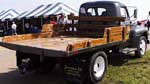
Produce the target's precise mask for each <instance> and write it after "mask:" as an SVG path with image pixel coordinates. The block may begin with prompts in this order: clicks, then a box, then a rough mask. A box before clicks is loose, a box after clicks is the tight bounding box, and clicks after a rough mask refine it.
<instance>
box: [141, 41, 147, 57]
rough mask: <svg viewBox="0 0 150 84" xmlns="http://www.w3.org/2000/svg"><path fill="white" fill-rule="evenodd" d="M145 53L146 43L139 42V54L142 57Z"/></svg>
mask: <svg viewBox="0 0 150 84" xmlns="http://www.w3.org/2000/svg"><path fill="white" fill-rule="evenodd" d="M145 51H146V43H145V40H141V42H140V53H141V55H144V54H145Z"/></svg>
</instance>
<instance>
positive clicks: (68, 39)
mask: <svg viewBox="0 0 150 84" xmlns="http://www.w3.org/2000/svg"><path fill="white" fill-rule="evenodd" d="M69 17H71V16H69ZM73 17H75V16H73ZM88 18H89V19H95V18H93V17H88ZM88 18H86V17H83V18H81V19H80V18H76V17H75V18H70V19H71V20H72V19H80V20H82V19H83V20H84V19H88ZM96 18H97V17H96ZM105 18H110V19H111V18H112V17H105ZM112 19H113V18H112ZM122 19H123V18H114V19H113V20H115V21H116V20H117V21H122ZM101 20H105V19H100V21H101ZM110 21H111V20H110ZM70 27H71V28H72V29H73V28H77V31H68V30H69V28H70ZM83 29H84V30H83ZM128 33H129V29H128V27H126V28H125V27H124V26H114V27H109V26H104V25H101V24H98V25H96V24H94V25H93V24H68V25H52V24H45V25H43V28H42V32H41V33H38V34H23V35H16V36H5V37H4V38H3V42H0V45H2V46H4V47H6V48H9V49H12V50H16V51H21V52H25V53H33V54H38V55H42V56H43V55H44V56H51V57H64V56H72V55H75V54H79V53H83V52H88V51H92V50H95V49H100V48H103V46H104V47H105V48H107V47H110V46H114V45H118V43H120V42H122V43H123V42H125V41H126V40H127V39H128V38H126V37H128Z"/></svg>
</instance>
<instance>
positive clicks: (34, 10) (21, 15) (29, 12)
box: [16, 5, 44, 18]
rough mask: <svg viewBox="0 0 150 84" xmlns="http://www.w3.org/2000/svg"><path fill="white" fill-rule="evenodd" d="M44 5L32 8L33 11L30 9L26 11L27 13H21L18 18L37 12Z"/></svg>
mask: <svg viewBox="0 0 150 84" xmlns="http://www.w3.org/2000/svg"><path fill="white" fill-rule="evenodd" d="M43 6H44V5H40V6H38V7H36V8H34V9H32V10H31V11H28V12H26V13H24V14H20V15H19V16H17V17H16V18H23V17H26V16H29V15H31V14H32V15H33V14H35V13H36V12H37V11H38V10H40V9H41V8H42V7H43Z"/></svg>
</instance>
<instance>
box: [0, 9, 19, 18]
mask: <svg viewBox="0 0 150 84" xmlns="http://www.w3.org/2000/svg"><path fill="white" fill-rule="evenodd" d="M18 15H19V12H17V11H16V10H14V9H9V10H7V11H5V12H3V13H2V14H1V15H0V19H7V18H14V17H16V16H18Z"/></svg>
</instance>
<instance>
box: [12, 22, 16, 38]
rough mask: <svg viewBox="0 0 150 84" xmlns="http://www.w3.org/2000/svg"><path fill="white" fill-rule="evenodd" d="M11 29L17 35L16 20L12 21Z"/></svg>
mask: <svg viewBox="0 0 150 84" xmlns="http://www.w3.org/2000/svg"><path fill="white" fill-rule="evenodd" d="M11 29H12V35H17V32H16V29H17V25H16V23H15V22H12V25H11Z"/></svg>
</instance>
